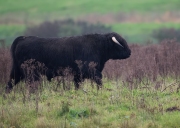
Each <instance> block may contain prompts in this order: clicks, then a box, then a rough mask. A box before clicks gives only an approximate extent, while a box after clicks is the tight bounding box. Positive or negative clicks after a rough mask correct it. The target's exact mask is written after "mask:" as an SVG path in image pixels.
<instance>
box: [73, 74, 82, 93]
mask: <svg viewBox="0 0 180 128" xmlns="http://www.w3.org/2000/svg"><path fill="white" fill-rule="evenodd" d="M81 79H82V78H81V77H80V75H75V76H74V86H75V90H78V89H79V84H80V83H81Z"/></svg>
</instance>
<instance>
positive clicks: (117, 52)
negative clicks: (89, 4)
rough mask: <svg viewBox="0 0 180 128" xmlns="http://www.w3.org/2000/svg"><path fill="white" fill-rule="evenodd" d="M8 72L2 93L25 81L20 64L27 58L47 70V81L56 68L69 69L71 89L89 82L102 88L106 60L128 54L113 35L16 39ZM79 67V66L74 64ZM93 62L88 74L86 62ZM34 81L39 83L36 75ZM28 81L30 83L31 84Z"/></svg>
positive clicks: (117, 37) (118, 39)
mask: <svg viewBox="0 0 180 128" xmlns="http://www.w3.org/2000/svg"><path fill="white" fill-rule="evenodd" d="M11 55H12V59H13V62H12V69H11V73H10V79H9V82H8V84H7V86H6V90H11V89H12V88H13V85H16V84H17V83H18V82H20V81H21V80H23V79H25V80H26V78H27V77H26V75H27V74H26V73H25V72H24V71H23V69H22V64H23V63H24V62H25V61H27V60H30V59H34V60H35V61H38V62H41V63H43V64H44V65H45V67H47V70H46V72H45V73H41V74H43V75H46V77H47V79H48V80H49V81H50V80H51V78H53V77H55V76H58V75H59V74H58V73H57V72H58V69H59V68H61V69H65V68H66V67H69V68H71V70H72V74H73V76H74V85H75V89H78V88H79V83H80V82H81V81H82V80H84V79H85V78H87V79H92V80H93V81H95V82H96V83H97V87H98V88H99V87H101V85H102V74H101V72H102V70H103V68H104V65H105V63H106V62H107V61H108V60H109V59H126V58H128V57H129V56H130V55H131V50H130V49H129V47H128V45H127V43H126V41H125V40H124V39H123V38H122V37H121V36H120V35H119V34H117V33H107V34H89V35H83V36H75V37H63V38H39V37H34V36H29V37H24V36H20V37H17V38H16V39H15V40H14V42H13V44H12V46H11ZM79 61H80V62H82V64H83V65H81V67H79V64H78V62H79ZM91 62H93V63H95V66H94V69H95V70H94V73H93V74H92V73H90V72H89V68H88V67H89V65H90V63H91ZM33 80H34V81H38V80H39V76H38V74H36V75H34V78H33ZM31 82H32V81H31Z"/></svg>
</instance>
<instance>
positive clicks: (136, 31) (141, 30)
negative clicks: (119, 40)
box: [112, 23, 180, 43]
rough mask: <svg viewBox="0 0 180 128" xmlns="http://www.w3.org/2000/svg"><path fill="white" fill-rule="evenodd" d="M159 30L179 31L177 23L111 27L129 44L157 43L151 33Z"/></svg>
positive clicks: (119, 24)
mask: <svg viewBox="0 0 180 128" xmlns="http://www.w3.org/2000/svg"><path fill="white" fill-rule="evenodd" d="M159 28H175V29H180V25H179V23H118V24H113V25H112V30H113V31H115V32H118V33H119V34H121V35H122V36H124V37H125V39H127V41H128V42H130V43H146V42H147V41H154V42H155V43H156V42H157V41H156V40H155V39H154V38H153V37H152V33H153V31H154V30H158V29H159Z"/></svg>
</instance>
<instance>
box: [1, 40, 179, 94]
mask: <svg viewBox="0 0 180 128" xmlns="http://www.w3.org/2000/svg"><path fill="white" fill-rule="evenodd" d="M130 47H131V50H132V55H131V57H130V58H128V59H126V60H116V61H115V60H110V61H108V62H107V63H106V65H105V68H104V70H103V75H104V78H107V79H114V80H117V79H121V80H122V81H123V83H124V84H125V86H128V87H129V88H131V89H133V88H138V87H140V83H141V84H142V85H144V86H143V87H146V88H148V87H149V86H148V85H150V83H153V84H154V88H155V89H161V91H164V90H166V89H167V88H168V87H171V86H174V85H176V86H179V85H180V84H178V83H179V82H180V81H179V77H180V66H179V65H180V50H179V49H180V44H179V43H177V42H176V41H173V40H166V41H163V42H161V43H160V44H149V45H137V44H133V45H131V46H130ZM10 68H11V57H10V49H9V48H5V47H4V48H3V47H1V48H0V76H1V77H0V84H1V89H2V87H3V88H4V87H5V85H6V82H7V80H8V78H9V72H10ZM167 77H171V78H174V80H175V83H173V84H171V85H168V86H166V87H164V88H162V85H163V82H164V81H165V79H166V78H167ZM179 88H180V87H177V91H179ZM0 91H2V90H0Z"/></svg>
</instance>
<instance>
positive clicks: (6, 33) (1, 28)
mask: <svg viewBox="0 0 180 128" xmlns="http://www.w3.org/2000/svg"><path fill="white" fill-rule="evenodd" d="M25 28H26V27H25V25H0V39H6V44H7V45H9V44H11V43H12V41H13V40H14V39H15V38H16V37H17V36H20V35H22V34H23V32H24V30H25Z"/></svg>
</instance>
